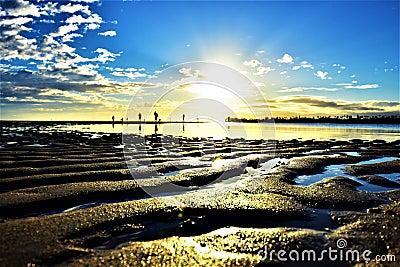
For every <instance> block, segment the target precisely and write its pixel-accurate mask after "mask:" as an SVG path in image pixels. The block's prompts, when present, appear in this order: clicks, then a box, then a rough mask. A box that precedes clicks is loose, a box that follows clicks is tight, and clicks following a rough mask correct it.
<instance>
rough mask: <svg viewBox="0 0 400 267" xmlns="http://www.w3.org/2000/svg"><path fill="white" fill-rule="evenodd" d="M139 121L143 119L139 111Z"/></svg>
mask: <svg viewBox="0 0 400 267" xmlns="http://www.w3.org/2000/svg"><path fill="white" fill-rule="evenodd" d="M138 116H139V121H142V113H139V115H138Z"/></svg>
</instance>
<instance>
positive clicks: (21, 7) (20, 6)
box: [5, 0, 41, 17]
mask: <svg viewBox="0 0 400 267" xmlns="http://www.w3.org/2000/svg"><path fill="white" fill-rule="evenodd" d="M13 4H14V6H13V7H10V8H6V11H5V13H6V14H7V15H8V16H12V17H22V16H33V17H40V15H41V13H40V11H39V8H38V7H37V6H36V5H35V4H31V3H29V1H24V0H20V1H15V2H14V3H13Z"/></svg>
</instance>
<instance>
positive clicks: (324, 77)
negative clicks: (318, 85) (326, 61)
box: [314, 70, 328, 80]
mask: <svg viewBox="0 0 400 267" xmlns="http://www.w3.org/2000/svg"><path fill="white" fill-rule="evenodd" d="M314 75H315V76H317V77H318V78H320V79H321V80H325V79H326V78H327V77H326V76H328V72H326V71H325V72H323V71H320V70H319V71H317V72H316V73H314Z"/></svg>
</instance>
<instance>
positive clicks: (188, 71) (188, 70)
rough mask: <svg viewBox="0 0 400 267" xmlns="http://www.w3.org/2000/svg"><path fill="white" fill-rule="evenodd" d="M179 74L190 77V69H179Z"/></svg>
mask: <svg viewBox="0 0 400 267" xmlns="http://www.w3.org/2000/svg"><path fill="white" fill-rule="evenodd" d="M179 73H181V74H183V75H185V76H192V75H193V73H192V68H181V69H179Z"/></svg>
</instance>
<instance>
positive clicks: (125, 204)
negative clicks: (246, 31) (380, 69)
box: [0, 125, 400, 266]
mask: <svg viewBox="0 0 400 267" xmlns="http://www.w3.org/2000/svg"><path fill="white" fill-rule="evenodd" d="M128 137H129V138H128ZM124 138H125V140H127V138H128V139H129V140H144V141H143V144H144V145H143V146H140V144H142V143H138V142H136V143H135V147H134V148H133V144H132V142H128V143H124V142H123V141H124ZM399 147H400V140H395V141H393V140H391V141H385V140H362V139H349V140H335V139H331V140H315V139H310V140H302V139H291V140H256V139H254V140H246V139H244V138H236V139H230V138H223V139H218V138H205V137H201V138H200V137H199V138H196V137H185V136H169V135H164V136H163V135H161V134H152V135H141V136H140V135H137V134H131V135H126V134H125V135H124V136H123V135H122V134H121V133H105V132H85V131H84V130H81V131H77V130H57V129H55V130H51V131H49V130H43V129H41V128H40V127H39V126H37V127H35V126H29V127H28V126H26V127H25V128H21V127H20V126H18V127H16V126H15V125H12V126H7V127H2V135H1V148H0V156H1V162H0V164H1V180H0V184H1V186H0V188H1V193H0V200H1V201H0V210H1V212H0V214H1V223H0V233H1V234H0V265H2V266H22V265H28V266H36V265H37V266H49V265H60V266H65V265H72V266H82V265H83V266H111V265H112V266H189V265H192V266H269V264H276V265H277V266H302V265H304V266H314V265H312V264H315V266H320V265H321V264H324V265H328V266H364V265H368V266H380V265H379V264H380V262H379V261H367V260H365V259H364V258H362V257H361V256H360V258H358V259H355V258H351V259H348V258H346V259H342V260H340V261H331V260H330V259H329V258H327V257H325V258H323V257H322V258H321V260H320V261H318V257H317V259H316V260H315V261H312V260H308V261H307V260H303V261H302V260H297V261H296V260H294V261H293V260H292V261H289V262H282V261H280V260H278V259H279V258H278V256H282V255H277V253H278V251H280V250H284V251H287V252H288V253H289V251H291V250H297V251H300V252H301V251H303V250H313V251H315V252H316V253H317V254H318V253H321V251H323V250H324V249H328V248H334V249H338V244H339V243H337V242H338V240H339V239H344V240H345V241H346V242H347V243H346V247H342V249H347V250H350V249H353V250H357V251H361V252H362V251H365V250H370V251H371V254H370V255H369V257H370V258H371V259H375V258H374V257H375V256H376V255H395V256H396V257H397V256H398V255H400V246H399V242H398V240H399V238H400V236H399V234H398V233H399V231H398V229H399V227H400V219H399V216H398V213H399V211H400V205H399V201H400V190H399V188H400V180H399V179H400V175H399ZM163 185H173V186H176V188H178V190H172V191H171V192H165V191H157V190H160V188H161V187H162V186H163ZM176 188H175V189H176ZM149 193H150V195H149ZM339 248H340V247H339ZM300 254H301V253H300ZM318 255H319V254H318ZM385 266H396V262H385Z"/></svg>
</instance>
